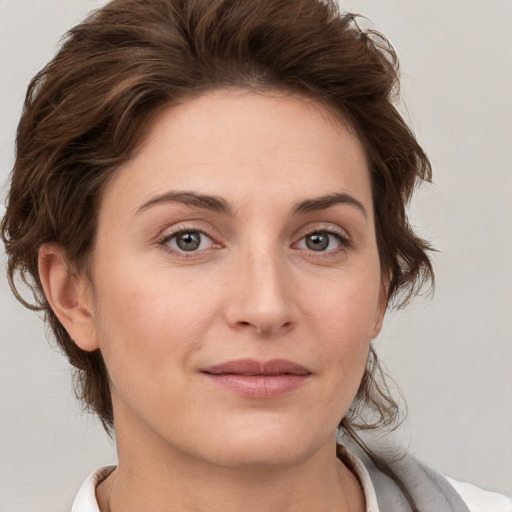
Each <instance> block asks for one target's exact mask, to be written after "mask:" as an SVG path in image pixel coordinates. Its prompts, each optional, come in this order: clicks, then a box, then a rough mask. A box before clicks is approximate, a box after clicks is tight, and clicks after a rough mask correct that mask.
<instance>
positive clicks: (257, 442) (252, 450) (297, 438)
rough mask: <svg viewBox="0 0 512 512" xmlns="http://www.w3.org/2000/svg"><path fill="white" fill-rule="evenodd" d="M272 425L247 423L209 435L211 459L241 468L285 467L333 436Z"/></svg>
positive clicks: (309, 453)
mask: <svg viewBox="0 0 512 512" xmlns="http://www.w3.org/2000/svg"><path fill="white" fill-rule="evenodd" d="M273 427H274V428H271V426H269V425H265V426H264V428H258V427H257V426H253V427H251V426H248V427H246V428H244V429H243V430H241V431H240V430H239V431H237V432H234V433H229V434H228V435H226V432H224V435H222V434H218V435H216V436H215V437H210V439H209V449H210V450H212V453H211V456H212V459H214V460H215V462H216V464H218V465H220V466H225V467H231V468H240V469H243V468H251V469H257V468H262V469H268V468H272V467H274V468H278V467H286V466H290V465H294V464H298V463H300V462H302V461H305V460H306V459H308V458H309V457H311V456H312V454H313V453H315V452H317V451H318V450H319V449H320V447H321V446H322V444H326V443H328V442H329V441H330V440H331V436H327V437H328V439H327V440H326V439H320V438H319V436H318V434H316V435H312V434H311V433H309V432H308V433H307V434H306V433H301V432H300V429H299V430H298V429H291V428H287V429H283V428H276V426H275V425H274V426H273ZM332 439H335V437H334V436H332ZM333 453H334V447H333Z"/></svg>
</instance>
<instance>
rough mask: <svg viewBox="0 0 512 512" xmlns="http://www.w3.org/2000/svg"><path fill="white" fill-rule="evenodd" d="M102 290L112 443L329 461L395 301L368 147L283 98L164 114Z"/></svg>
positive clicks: (126, 195) (112, 209)
mask: <svg viewBox="0 0 512 512" xmlns="http://www.w3.org/2000/svg"><path fill="white" fill-rule="evenodd" d="M92 282H93V293H92V298H91V301H92V304H91V308H92V311H93V314H92V317H91V322H92V324H91V325H92V329H91V334H90V339H88V340H87V343H88V348H91V347H93V346H96V345H97V346H98V347H99V348H100V349H101V351H102V353H103V355H104V358H105V361H106V364H107V367H108V370H109V374H110V377H111V382H112V384H111V387H112V394H113V401H114V411H115V421H116V429H117V432H118V439H120V438H121V437H122V438H123V439H132V440H133V438H134V436H136V437H137V439H138V440H139V442H144V443H149V444H152V445H153V446H156V445H158V446H160V447H163V446H165V447H166V449H169V450H171V451H172V450H175V451H176V453H178V452H179V453H181V454H185V455H187V456H191V457H194V458H197V459H200V460H204V461H208V462H210V463H214V464H220V465H224V466H230V467H235V466H244V465H251V466H252V465H258V464H263V465H265V464H273V465H275V464H288V463H290V462H291V461H294V460H295V461H296V460H301V459H305V458H306V457H307V456H309V455H312V454H314V453H316V452H319V451H321V450H322V449H323V448H325V447H326V446H329V447H330V448H329V449H331V448H332V446H333V443H334V438H335V431H336V427H337V425H338V423H339V421H340V420H341V418H342V417H343V416H344V414H345V413H346V411H347V409H348V407H349V406H350V403H351V402H352V400H353V398H354V396H355V393H356V391H357V388H358V386H359V383H360V380H361V377H362V374H363V370H364V367H365V362H366V357H367V354H368V349H369V343H370V340H371V339H372V338H373V337H375V336H376V334H377V333H378V331H379V329H380V325H381V321H382V317H383V314H384V310H385V303H386V293H385V289H384V288H383V286H382V278H381V273H380V266H379V257H378V252H377V246H376V239H375V230H374V218H373V208H372V200H371V190H370V181H369V173H368V169H367V163H366V160H365V155H364V151H363V148H362V146H361V144H360V142H359V141H358V140H357V139H356V138H355V137H354V136H353V135H352V133H351V132H350V131H349V130H348V129H347V128H346V127H345V126H343V125H342V124H341V123H339V122H336V121H334V120H333V118H332V117H331V116H330V115H329V113H328V112H327V111H326V110H325V109H324V107H322V106H319V105H318V104H316V103H315V102H311V101H306V100H303V99H298V98H293V97H290V96H283V95H280V94H274V95H272V94H256V93H253V92H248V91H242V90H225V91H217V92H213V93H207V94H205V95H203V96H201V97H199V98H197V99H193V100H190V101H188V102H185V103H183V104H181V105H179V106H175V107H173V108H169V109H168V110H166V111H164V112H162V113H161V114H160V115H159V117H157V119H156V121H155V122H154V123H153V125H152V128H151V130H150V132H149V133H148V135H147V138H146V139H145V141H144V143H143V144H142V145H141V147H140V148H139V150H138V151H137V153H136V155H135V156H134V158H133V159H131V160H130V161H129V162H128V163H126V164H124V165H123V166H122V167H121V168H120V169H119V170H118V171H117V172H116V174H115V175H114V177H113V179H112V180H111V181H110V182H109V183H108V185H107V187H106V189H105V191H104V196H103V199H102V205H101V208H100V213H99V224H98V233H97V240H96V248H95V251H94V253H93V256H92ZM141 440H142V441H141Z"/></svg>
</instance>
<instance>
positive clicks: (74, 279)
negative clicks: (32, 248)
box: [38, 244, 99, 352]
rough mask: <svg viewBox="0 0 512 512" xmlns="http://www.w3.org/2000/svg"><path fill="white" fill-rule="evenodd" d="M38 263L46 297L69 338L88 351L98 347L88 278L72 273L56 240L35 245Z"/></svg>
mask: <svg viewBox="0 0 512 512" xmlns="http://www.w3.org/2000/svg"><path fill="white" fill-rule="evenodd" d="M38 265H39V278H40V280H41V284H42V285H43V290H44V293H45V295H46V299H47V300H48V303H49V304H50V307H51V308H52V310H53V312H54V313H55V315H56V316H57V318H58V319H59V321H60V323H61V324H62V325H63V326H64V328H65V329H66V331H67V332H68V334H69V335H70V337H71V339H72V340H73V341H74V342H75V343H76V345H77V346H78V347H80V348H81V349H82V350H86V351H88V352H91V351H93V350H96V349H97V348H99V345H98V337H97V333H96V326H95V322H94V318H93V316H92V311H93V301H92V290H91V284H90V281H89V279H87V277H86V276H75V275H73V273H72V272H71V271H70V265H69V264H68V261H67V258H66V255H65V252H64V250H63V249H62V247H60V246H59V245H58V244H45V245H43V246H42V247H41V248H40V249H39V257H38Z"/></svg>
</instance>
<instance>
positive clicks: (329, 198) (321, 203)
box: [292, 192, 368, 220]
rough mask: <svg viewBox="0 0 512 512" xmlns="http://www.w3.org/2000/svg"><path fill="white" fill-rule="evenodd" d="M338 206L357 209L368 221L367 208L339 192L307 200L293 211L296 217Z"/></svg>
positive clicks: (348, 195) (344, 193) (353, 198)
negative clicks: (342, 205)
mask: <svg viewBox="0 0 512 512" xmlns="http://www.w3.org/2000/svg"><path fill="white" fill-rule="evenodd" d="M336 204H346V205H349V206H353V207H355V208H357V209H358V210H359V211H360V212H361V213H362V214H363V216H364V218H365V219H366V220H368V212H367V211H366V208H365V207H364V206H363V205H362V203H361V202H359V201H358V200H357V199H356V198H355V197H353V196H351V195H350V194H347V193H346V192H339V193H336V194H328V195H326V196H320V197H316V198H314V199H306V200H304V201H301V202H300V203H298V204H296V205H295V206H294V208H293V210H292V213H293V214H294V215H297V214H299V213H309V212H317V211H321V210H326V209H327V208H330V207H331V206H334V205H336Z"/></svg>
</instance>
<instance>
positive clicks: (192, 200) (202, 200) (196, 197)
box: [136, 191, 368, 219]
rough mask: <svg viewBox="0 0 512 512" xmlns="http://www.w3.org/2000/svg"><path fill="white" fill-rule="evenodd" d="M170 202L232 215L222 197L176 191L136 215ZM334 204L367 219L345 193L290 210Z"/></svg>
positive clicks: (157, 198) (310, 209) (147, 204)
mask: <svg viewBox="0 0 512 512" xmlns="http://www.w3.org/2000/svg"><path fill="white" fill-rule="evenodd" d="M170 202H176V203H181V204H185V205H187V206H194V207H196V208H202V209H205V210H210V211H213V212H216V213H222V214H225V215H233V210H232V208H231V206H230V205H229V203H228V202H227V201H226V200H225V199H223V198H222V197H218V196H210V195H206V194H199V193H197V192H176V191H169V192H165V193H163V194H158V195H156V196H154V197H152V198H151V199H149V200H148V201H146V202H145V203H144V204H143V205H142V206H140V207H139V208H138V209H137V212H136V214H139V213H141V212H143V211H145V210H147V209H149V208H151V207H152V206H156V205H159V204H163V203H170ZM336 204H346V205H349V206H352V207H354V208H356V209H357V210H359V211H360V212H361V213H362V214H363V216H364V218H365V219H368V213H367V211H366V209H365V207H364V206H363V205H362V203H361V202H359V201H358V200H357V199H356V198H354V197H353V196H351V195H350V194H347V193H346V192H339V193H334V194H328V195H325V196H320V197H315V198H312V199H305V200H304V201H300V202H299V203H297V204H295V205H294V207H293V208H292V215H299V214H301V213H310V212H317V211H321V210H326V209H328V208H330V207H331V206H334V205H336Z"/></svg>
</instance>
